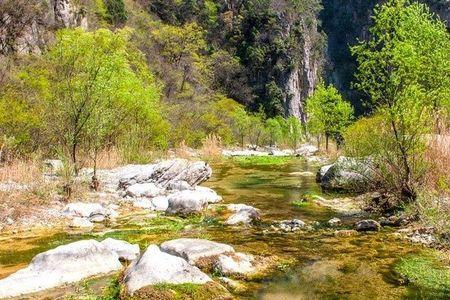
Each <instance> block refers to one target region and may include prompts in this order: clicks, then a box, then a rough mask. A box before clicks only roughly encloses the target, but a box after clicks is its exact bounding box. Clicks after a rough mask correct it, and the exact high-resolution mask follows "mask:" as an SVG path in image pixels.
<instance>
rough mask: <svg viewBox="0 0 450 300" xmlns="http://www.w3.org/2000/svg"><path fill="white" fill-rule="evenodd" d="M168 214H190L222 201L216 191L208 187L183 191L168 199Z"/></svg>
mask: <svg viewBox="0 0 450 300" xmlns="http://www.w3.org/2000/svg"><path fill="white" fill-rule="evenodd" d="M167 200H168V208H167V212H168V213H171V214H190V213H195V212H199V211H202V210H203V209H204V208H205V206H206V205H207V204H208V203H216V202H219V201H220V200H222V197H220V196H219V195H217V193H216V192H215V191H213V190H212V189H210V188H206V187H199V186H198V187H196V188H195V190H183V191H179V192H175V193H173V194H170V195H169V196H168V197H167Z"/></svg>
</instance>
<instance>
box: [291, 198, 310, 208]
mask: <svg viewBox="0 0 450 300" xmlns="http://www.w3.org/2000/svg"><path fill="white" fill-rule="evenodd" d="M291 203H292V205H294V206H295V207H307V206H309V205H310V204H311V203H310V202H308V201H305V200H303V199H300V200H294V201H292V202H291Z"/></svg>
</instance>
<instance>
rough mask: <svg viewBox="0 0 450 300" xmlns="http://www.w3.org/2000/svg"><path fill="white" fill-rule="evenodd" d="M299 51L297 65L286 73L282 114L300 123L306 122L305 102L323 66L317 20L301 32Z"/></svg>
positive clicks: (304, 27)
mask: <svg viewBox="0 0 450 300" xmlns="http://www.w3.org/2000/svg"><path fill="white" fill-rule="evenodd" d="M302 32H303V34H302V39H301V40H300V41H299V42H300V49H299V50H298V55H299V59H298V64H297V65H295V66H294V67H293V68H292V70H291V71H290V72H288V73H287V76H286V78H287V79H286V80H285V84H284V94H285V97H284V101H283V107H284V113H285V116H295V117H297V118H298V119H300V121H302V123H304V122H306V119H307V116H306V112H305V102H306V99H307V98H308V96H310V95H311V94H312V92H313V91H314V88H315V87H316V84H317V83H318V81H319V78H320V75H321V74H320V71H321V69H322V64H323V55H322V50H321V47H319V49H318V48H317V46H318V44H321V43H322V42H323V41H322V39H321V36H320V34H319V32H318V31H317V20H314V22H312V23H309V26H306V25H304V26H303V30H302Z"/></svg>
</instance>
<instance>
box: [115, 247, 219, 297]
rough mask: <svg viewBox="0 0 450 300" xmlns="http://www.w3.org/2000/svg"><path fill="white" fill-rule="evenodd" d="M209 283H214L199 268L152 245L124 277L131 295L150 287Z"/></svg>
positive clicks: (129, 268)
mask: <svg viewBox="0 0 450 300" xmlns="http://www.w3.org/2000/svg"><path fill="white" fill-rule="evenodd" d="M209 281H212V280H211V278H209V276H208V275H206V274H205V273H203V272H202V271H200V270H199V269H198V268H197V267H195V266H192V265H190V264H189V263H188V262H187V261H186V260H184V259H183V258H181V257H178V256H174V255H170V254H168V253H165V252H162V251H161V250H160V249H159V248H158V246H156V245H150V246H149V247H148V248H147V250H146V251H145V252H144V254H142V256H141V257H140V258H139V259H138V260H135V261H134V262H133V263H132V264H131V265H130V266H129V267H128V268H127V270H126V271H125V276H124V283H125V286H126V289H127V292H128V293H129V294H130V295H133V294H134V293H135V292H136V291H138V290H139V289H141V288H143V287H146V286H149V285H155V284H164V283H167V284H182V283H194V284H204V283H207V282H209Z"/></svg>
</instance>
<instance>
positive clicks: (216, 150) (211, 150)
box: [200, 133, 222, 159]
mask: <svg viewBox="0 0 450 300" xmlns="http://www.w3.org/2000/svg"><path fill="white" fill-rule="evenodd" d="M200 153H201V155H202V157H204V158H208V159H218V158H220V157H221V155H222V141H221V139H220V137H219V136H217V135H215V134H214V133H213V134H210V135H208V136H207V137H206V138H205V139H204V140H203V144H202V148H201V149H200Z"/></svg>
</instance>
